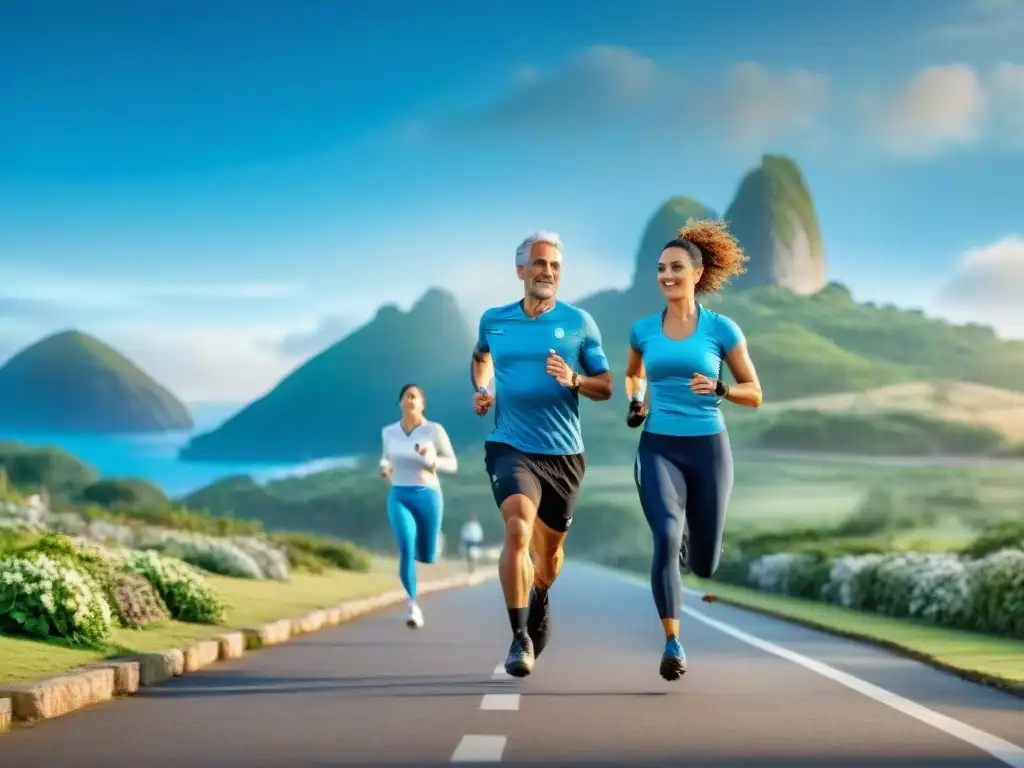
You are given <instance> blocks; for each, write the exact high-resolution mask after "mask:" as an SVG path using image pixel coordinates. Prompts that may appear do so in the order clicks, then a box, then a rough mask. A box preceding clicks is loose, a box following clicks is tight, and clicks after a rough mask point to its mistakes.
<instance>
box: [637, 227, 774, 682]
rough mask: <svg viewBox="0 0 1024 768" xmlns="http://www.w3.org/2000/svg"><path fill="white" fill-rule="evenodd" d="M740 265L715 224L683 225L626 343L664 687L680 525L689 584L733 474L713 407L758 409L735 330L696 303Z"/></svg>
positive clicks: (673, 663)
mask: <svg viewBox="0 0 1024 768" xmlns="http://www.w3.org/2000/svg"><path fill="white" fill-rule="evenodd" d="M744 261H746V256H745V255H744V253H743V250H742V249H741V248H740V245H739V243H737V242H736V240H735V238H733V236H732V235H731V234H730V233H729V232H728V230H727V229H726V227H725V224H724V222H720V221H697V222H690V223H689V224H687V226H685V227H683V228H682V229H681V230H679V235H678V237H677V238H676V239H675V240H672V241H671V242H669V243H668V244H667V245H666V246H665V247H664V248H663V249H662V251H661V255H660V256H659V258H658V284H659V285H660V287H661V292H662V293H663V294H664V295H665V299H666V301H667V302H668V306H667V307H666V308H665V309H663V310H662V311H661V312H658V313H657V314H654V315H651V316H650V317H645V318H643V319H641V320H638V321H637V322H636V323H634V324H633V327H632V329H631V331H630V335H629V361H628V363H627V365H626V396H627V397H628V398H629V401H630V404H629V415H628V417H627V419H626V422H627V424H629V426H631V427H637V426H639V425H640V424H641V423H642V422H643V421H644V420H645V419H646V422H647V423H646V424H645V426H644V431H643V434H642V435H641V436H640V441H639V445H638V446H637V453H636V461H635V463H634V468H633V473H634V475H633V476H634V481H635V482H636V488H637V493H638V494H639V496H640V504H641V506H642V507H643V510H644V516H645V517H646V518H647V523H648V525H650V527H651V533H652V535H653V536H654V561H653V562H652V564H651V590H652V591H653V593H654V603H655V605H656V606H657V609H658V614H659V616H661V623H662V626H663V627H664V629H665V638H666V640H665V650H664V653H663V655H662V658H661V666H660V670H659V671H660V673H661V676H662V677H663V678H665V679H666V680H678V679H679V678H680V677H681V676H682V675H683V673H684V672H686V654H685V653H684V652H683V647H682V645H681V644H680V642H679V609H680V604H681V603H682V593H683V585H682V576H681V575H680V572H679V570H680V569H679V559H680V549H681V547H682V544H683V529H684V526H686V527H687V528H688V529H689V536H688V538H689V542H688V553H687V557H686V559H687V560H688V566H689V570H690V571H691V572H693V573H695V574H696V575H697V576H699V577H701V578H709V577H710V576H711V575H712V574H713V573H714V572H715V570H716V569H717V568H718V559H719V554H720V552H721V549H722V531H723V528H724V527H725V510H726V506H727V504H728V501H729V494H730V493H731V491H732V482H733V468H732V453H731V450H730V447H729V436H728V433H727V432H726V429H725V421H724V419H723V418H722V414H721V411H720V410H719V404H720V403H721V402H722V400H728V401H729V402H732V403H736V404H737V405H745V406H748V407H751V408H757V407H758V406H760V405H761V385H760V383H759V382H758V379H757V373H756V371H755V370H754V364H753V363H752V362H751V361H750V356H749V355H748V353H747V346H746V343H745V341H744V338H743V333H742V331H740V329H739V326H737V325H736V323H734V322H733V321H732V320H730V319H729V318H728V317H725V316H724V315H719V314H717V313H715V312H712V311H711V310H709V309H707V308H706V307H703V306H701V305H700V304H699V303H698V302H697V296H698V295H700V294H709V293H714V292H715V291H717V290H718V289H719V288H721V287H722V285H724V284H725V283H726V281H728V279H729V278H730V277H732V276H733V275H738V274H741V273H742V272H743V271H744V267H743V262H744ZM723 362H724V363H725V364H726V365H727V366H728V367H729V370H730V371H731V372H732V375H733V378H735V380H736V384H735V385H734V386H732V387H730V386H729V385H728V384H726V383H725V381H723V380H722V378H721V375H722V363H723ZM648 384H649V386H648ZM645 392H647V393H648V394H649V403H645V402H644V394H645Z"/></svg>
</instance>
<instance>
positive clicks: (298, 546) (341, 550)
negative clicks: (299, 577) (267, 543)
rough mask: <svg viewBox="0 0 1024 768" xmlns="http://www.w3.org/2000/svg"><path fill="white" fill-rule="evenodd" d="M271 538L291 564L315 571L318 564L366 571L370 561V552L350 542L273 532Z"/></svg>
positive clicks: (305, 534)
mask: <svg viewBox="0 0 1024 768" xmlns="http://www.w3.org/2000/svg"><path fill="white" fill-rule="evenodd" d="M271 540H272V541H273V542H274V543H276V544H281V545H284V547H285V552H286V554H287V555H288V560H289V562H290V563H291V564H292V565H293V567H296V568H299V567H304V566H305V567H307V569H309V570H312V572H313V573H317V572H318V571H317V570H316V568H317V563H319V564H320V567H321V568H322V566H323V565H324V564H326V565H329V566H331V567H334V568H340V569H341V570H344V571H357V572H361V573H366V572H368V571H369V570H370V567H371V565H372V560H371V557H370V553H369V552H367V551H366V550H365V549H362V548H360V547H357V546H356V545H355V544H353V543H352V542H350V541H344V540H341V539H331V538H326V537H322V536H313V535H311V534H308V533H295V532H288V533H275V534H273V535H272V536H271Z"/></svg>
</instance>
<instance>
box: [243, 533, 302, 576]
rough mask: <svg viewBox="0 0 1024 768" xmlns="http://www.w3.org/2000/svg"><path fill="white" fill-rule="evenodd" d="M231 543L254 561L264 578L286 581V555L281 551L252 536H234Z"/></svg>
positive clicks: (287, 566) (287, 568) (289, 571)
mask: <svg viewBox="0 0 1024 768" xmlns="http://www.w3.org/2000/svg"><path fill="white" fill-rule="evenodd" d="M231 543H232V544H234V545H235V546H236V547H238V548H239V549H240V550H242V551H243V552H245V554H247V555H249V557H251V558H252V559H253V560H255V561H256V563H257V564H258V565H259V567H260V570H261V571H262V572H263V575H264V576H265V577H266V578H268V579H277V580H278V581H286V580H287V579H288V577H289V575H290V574H291V568H290V567H289V565H288V555H286V554H285V552H284V550H283V549H277V548H275V547H272V546H271V545H270V544H268V543H267V542H265V541H263V540H262V539H257V538H255V537H254V536H236V537H234V538H233V539H231Z"/></svg>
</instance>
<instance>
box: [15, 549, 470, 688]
mask: <svg viewBox="0 0 1024 768" xmlns="http://www.w3.org/2000/svg"><path fill="white" fill-rule="evenodd" d="M418 567H419V569H420V571H419V573H420V578H421V579H430V578H442V577H444V576H446V575H450V574H451V573H453V572H455V569H457V568H458V567H459V566H458V565H454V564H452V563H450V562H445V561H441V562H438V563H436V564H435V565H433V566H418ZM206 579H207V581H208V582H209V583H210V584H211V585H212V586H213V588H214V589H216V590H217V593H218V594H219V595H220V596H221V597H222V599H223V600H224V601H225V602H226V603H227V605H228V613H227V619H226V621H225V623H224V624H223V625H220V626H216V627H211V626H206V625H199V624H185V623H182V622H178V621H168V622H162V623H161V624H157V625H152V626H150V627H148V628H146V629H142V630H130V629H116V630H114V633H113V638H112V642H111V645H110V647H108V648H101V649H82V648H69V647H65V646H62V645H57V644H55V643H45V642H39V641H35V640H28V639H25V638H21V637H11V636H4V635H0V683H21V682H26V681H31V680H36V679H39V678H43V677H49V676H53V675H58V674H61V673H62V672H66V671H68V670H70V669H74V668H75V667H80V666H82V665H83V664H90V663H93V662H96V661H100V660H102V659H104V658H109V657H110V656H119V655H123V654H135V653H147V652H152V651H161V650H166V649H168V648H179V647H181V646H183V645H188V644H189V643H193V642H196V641H198V640H204V639H208V638H210V637H213V636H215V635H218V634H221V633H222V632H226V631H228V630H229V629H241V628H243V627H246V626H250V625H253V624H260V623H263V622H268V621H274V620H276V619H283V618H289V617H292V616H295V615H298V614H300V613H303V612H304V611H311V610H317V609H319V608H327V607H330V606H333V605H337V604H338V603H340V602H342V601H344V600H350V599H354V598H359V597H367V596H369V595H374V594H379V593H381V592H384V591H387V590H389V589H394V588H395V587H398V586H399V585H400V583H399V580H398V575H397V566H396V564H395V562H394V561H393V560H390V559H388V558H379V559H377V560H375V561H374V567H373V568H372V570H371V571H370V572H369V573H353V572H351V571H329V572H327V573H324V574H323V575H320V576H313V575H310V574H304V573H295V574H293V575H292V578H291V580H290V581H288V582H276V581H263V580H260V581H257V580H253V579H233V578H229V577H225V576H215V575H212V574H211V575H206Z"/></svg>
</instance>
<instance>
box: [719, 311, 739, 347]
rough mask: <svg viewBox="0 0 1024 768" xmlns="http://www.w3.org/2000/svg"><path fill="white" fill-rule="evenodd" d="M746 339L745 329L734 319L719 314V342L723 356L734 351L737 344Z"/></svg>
mask: <svg viewBox="0 0 1024 768" xmlns="http://www.w3.org/2000/svg"><path fill="white" fill-rule="evenodd" d="M743 341H745V339H744V338H743V331H741V330H740V327H739V326H738V325H736V323H734V322H733V321H732V320H730V319H729V318H728V317H725V316H724V315H719V316H718V343H719V344H721V346H722V356H723V357H724V356H725V355H728V354H729V353H730V352H732V351H733V350H734V349H735V348H736V345H737V344H740V343H742V342H743Z"/></svg>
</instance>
